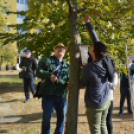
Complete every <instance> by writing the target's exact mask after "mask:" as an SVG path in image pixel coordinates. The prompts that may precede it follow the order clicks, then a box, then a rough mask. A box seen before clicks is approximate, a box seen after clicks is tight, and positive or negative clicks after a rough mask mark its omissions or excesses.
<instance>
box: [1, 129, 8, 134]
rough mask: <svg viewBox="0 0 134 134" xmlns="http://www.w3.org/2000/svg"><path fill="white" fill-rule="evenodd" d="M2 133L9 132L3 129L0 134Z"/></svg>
mask: <svg viewBox="0 0 134 134" xmlns="http://www.w3.org/2000/svg"><path fill="white" fill-rule="evenodd" d="M2 133H8V131H7V130H4V129H1V130H0V134H2Z"/></svg>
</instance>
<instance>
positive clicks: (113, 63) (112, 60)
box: [110, 57, 116, 72]
mask: <svg viewBox="0 0 134 134" xmlns="http://www.w3.org/2000/svg"><path fill="white" fill-rule="evenodd" d="M110 59H111V62H112V65H113V68H114V71H115V72H116V66H115V62H114V59H113V58H112V57H110Z"/></svg>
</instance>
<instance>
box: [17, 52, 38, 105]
mask: <svg viewBox="0 0 134 134" xmlns="http://www.w3.org/2000/svg"><path fill="white" fill-rule="evenodd" d="M19 67H20V68H21V69H22V70H23V71H24V77H23V81H24V92H25V97H26V100H25V101H24V103H27V102H28V101H29V100H30V94H29V91H28V87H30V89H31V91H32V94H33V96H34V94H35V89H34V79H37V77H36V76H35V74H34V72H35V70H36V69H37V62H36V60H35V59H34V58H33V57H32V56H31V51H30V50H26V51H25V57H24V58H23V59H22V61H21V63H20V65H19Z"/></svg>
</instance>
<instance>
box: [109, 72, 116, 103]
mask: <svg viewBox="0 0 134 134" xmlns="http://www.w3.org/2000/svg"><path fill="white" fill-rule="evenodd" d="M117 83H118V74H117V73H116V72H115V73H114V77H113V81H112V83H111V82H108V84H109V88H110V94H109V95H110V100H111V101H113V90H115V88H116V86H117Z"/></svg>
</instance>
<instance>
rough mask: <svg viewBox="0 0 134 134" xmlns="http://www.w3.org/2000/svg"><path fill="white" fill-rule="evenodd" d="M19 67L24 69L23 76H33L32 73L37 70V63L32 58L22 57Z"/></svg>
mask: <svg viewBox="0 0 134 134" xmlns="http://www.w3.org/2000/svg"><path fill="white" fill-rule="evenodd" d="M19 67H20V68H22V67H24V70H25V76H35V75H34V71H35V70H36V69H37V61H36V60H35V59H34V58H33V57H32V56H31V57H30V58H26V57H24V58H23V59H22V61H21V63H20V65H19Z"/></svg>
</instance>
